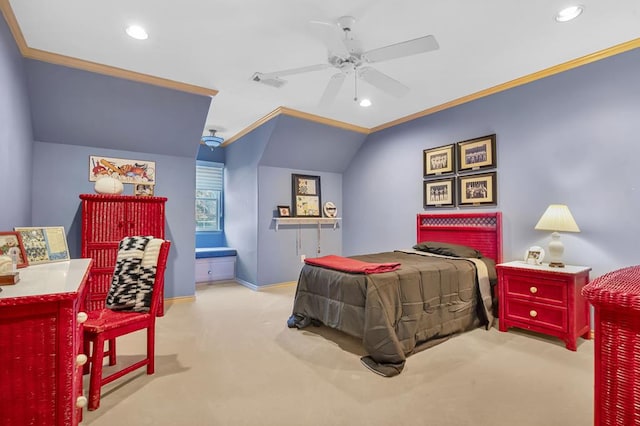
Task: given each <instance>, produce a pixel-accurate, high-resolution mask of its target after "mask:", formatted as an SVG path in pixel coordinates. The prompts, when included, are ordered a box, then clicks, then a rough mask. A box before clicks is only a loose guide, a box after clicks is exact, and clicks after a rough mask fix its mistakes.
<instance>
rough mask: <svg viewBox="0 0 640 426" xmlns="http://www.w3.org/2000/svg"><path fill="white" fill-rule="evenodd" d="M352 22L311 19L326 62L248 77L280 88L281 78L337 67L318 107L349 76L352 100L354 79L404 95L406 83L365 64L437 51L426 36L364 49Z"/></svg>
mask: <svg viewBox="0 0 640 426" xmlns="http://www.w3.org/2000/svg"><path fill="white" fill-rule="evenodd" d="M355 22H356V19H355V18H354V17H353V16H343V17H341V18H339V19H338V20H337V21H336V22H334V23H330V22H321V21H312V22H311V24H312V25H313V26H314V27H315V28H316V29H317V30H318V31H319V32H320V35H321V38H322V39H323V41H324V42H325V44H326V46H327V49H328V58H327V63H324V64H316V65H309V66H306V67H300V68H292V69H287V70H282V71H275V72H269V73H260V72H256V73H254V74H253V76H252V77H251V79H252V80H253V81H257V82H260V83H263V84H267V85H270V86H273V87H281V86H282V85H284V84H285V83H286V81H285V80H283V79H282V78H281V77H284V76H288V75H294V74H301V73H306V72H312V71H319V70H323V69H327V68H331V67H333V68H337V69H338V70H339V72H338V73H337V74H334V75H333V76H331V78H330V79H329V83H328V84H327V87H326V88H325V90H324V93H323V95H322V98H321V99H320V106H321V107H325V106H328V105H330V104H331V103H332V102H333V100H334V99H335V97H336V96H337V94H338V92H339V91H340V88H341V87H342V84H343V83H344V81H345V79H346V77H347V76H349V75H353V77H354V82H355V97H354V100H355V101H357V100H358V85H357V83H358V79H360V80H363V81H365V82H367V83H369V84H371V85H372V86H374V87H376V88H378V89H379V90H381V91H383V92H385V93H388V94H390V95H392V96H395V97H402V96H404V95H405V94H407V92H409V88H408V87H407V86H405V85H404V84H402V83H400V82H399V81H397V80H395V79H393V78H391V77H390V76H388V75H386V74H384V73H382V72H380V71H378V70H376V69H375V68H373V67H370V66H368V64H373V63H376V62H382V61H388V60H391V59H397V58H402V57H406V56H411V55H417V54H419V53H425V52H430V51H433V50H437V49H438V48H439V45H438V42H437V41H436V39H435V37H434V36H432V35H427V36H424V37H418V38H416V39H412V40H406V41H403V42H400V43H394V44H390V45H388V46H384V47H379V48H377V49H372V50H366V51H365V50H364V47H363V44H362V42H361V41H360V40H359V39H357V38H356V37H355V36H354V35H353V32H352V28H353V25H354V24H355ZM340 31H341V32H342V33H340Z"/></svg>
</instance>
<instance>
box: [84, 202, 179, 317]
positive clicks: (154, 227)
mask: <svg viewBox="0 0 640 426" xmlns="http://www.w3.org/2000/svg"><path fill="white" fill-rule="evenodd" d="M80 199H81V200H82V257H90V258H92V259H93V260H94V263H93V267H92V268H91V284H90V287H89V297H88V300H87V304H88V309H89V310H95V309H102V308H104V303H105V299H106V297H107V293H108V292H109V286H110V285H111V277H112V275H113V269H114V268H115V265H116V258H117V254H118V243H119V242H120V240H121V239H122V238H124V237H126V236H134V235H152V236H154V237H156V238H162V239H164V217H165V214H164V208H165V203H166V201H167V199H166V198H164V197H136V196H131V195H104V194H82V195H80ZM163 299H164V297H162V298H161V300H163ZM160 312H161V313H162V312H164V309H162V307H161V308H160Z"/></svg>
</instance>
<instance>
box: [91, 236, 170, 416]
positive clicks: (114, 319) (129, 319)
mask: <svg viewBox="0 0 640 426" xmlns="http://www.w3.org/2000/svg"><path fill="white" fill-rule="evenodd" d="M170 246H171V242H170V241H165V242H164V243H162V246H161V248H160V253H159V255H158V263H157V269H156V279H155V283H154V286H153V293H152V297H151V309H150V310H149V312H123V311H112V310H111V309H107V308H103V309H100V310H95V311H91V312H89V318H88V319H87V321H86V322H85V323H84V353H85V354H86V355H87V356H88V358H89V364H87V365H86V366H85V372H87V371H88V370H89V367H90V373H91V376H90V379H89V407H88V408H89V410H95V409H97V408H98V407H99V406H100V389H101V388H102V386H104V385H106V384H107V383H111V382H112V381H114V380H116V379H118V378H120V377H122V376H124V375H125V374H127V373H130V372H132V371H134V370H137V369H138V368H140V367H143V366H145V365H146V366H147V374H153V373H154V369H155V365H154V356H155V324H156V316H157V314H158V309H160V303H161V301H162V294H163V291H162V290H163V288H164V272H165V268H166V265H167V257H168V255H169V248H170ZM112 274H113V271H112ZM143 329H146V331H147V353H146V357H145V358H144V359H142V360H140V361H138V362H136V363H134V364H132V365H129V366H127V367H124V368H122V369H120V370H118V371H116V372H114V373H112V374H110V375H109V376H107V377H102V364H103V359H104V357H105V356H107V355H108V356H109V365H115V364H116V345H115V341H116V338H117V337H120V336H123V335H125V334H129V333H133V332H134V331H139V330H143ZM105 341H106V342H108V346H109V349H108V351H105V350H104V343H105Z"/></svg>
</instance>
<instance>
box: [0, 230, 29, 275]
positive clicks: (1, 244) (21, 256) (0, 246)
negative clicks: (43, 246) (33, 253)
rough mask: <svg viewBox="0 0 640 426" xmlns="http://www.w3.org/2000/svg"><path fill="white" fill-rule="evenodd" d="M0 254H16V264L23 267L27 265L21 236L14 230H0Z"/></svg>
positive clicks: (10, 255)
mask: <svg viewBox="0 0 640 426" xmlns="http://www.w3.org/2000/svg"><path fill="white" fill-rule="evenodd" d="M0 256H9V257H11V258H13V256H16V266H17V267H18V268H24V267H26V266H29V261H28V260H27V253H26V252H25V250H24V245H23V244H22V237H21V236H20V234H19V233H18V232H15V231H0Z"/></svg>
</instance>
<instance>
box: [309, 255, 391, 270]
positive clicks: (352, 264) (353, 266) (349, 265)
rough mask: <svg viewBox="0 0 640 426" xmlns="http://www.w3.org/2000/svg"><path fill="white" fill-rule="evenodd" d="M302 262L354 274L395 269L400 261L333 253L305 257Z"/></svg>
mask: <svg viewBox="0 0 640 426" xmlns="http://www.w3.org/2000/svg"><path fill="white" fill-rule="evenodd" d="M304 263H306V264H307V265H313V266H322V267H324V268H329V269H335V270H337V271H343V272H352V273H355V274H379V273H382V272H391V271H395V270H396V269H398V268H399V267H400V263H370V262H363V261H361V260H356V259H350V258H348V257H342V256H334V255H328V256H322V257H313V258H309V259H305V260H304Z"/></svg>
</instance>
